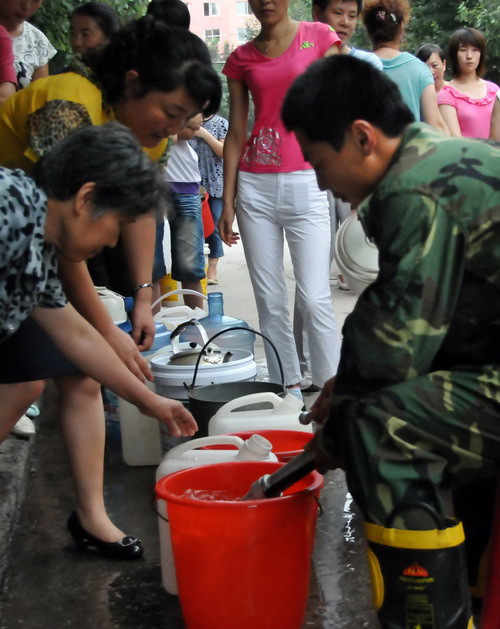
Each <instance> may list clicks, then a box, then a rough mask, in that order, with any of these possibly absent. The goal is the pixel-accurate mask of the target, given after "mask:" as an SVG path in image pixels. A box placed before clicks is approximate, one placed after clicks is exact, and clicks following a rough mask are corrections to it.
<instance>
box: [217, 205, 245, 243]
mask: <svg viewBox="0 0 500 629" xmlns="http://www.w3.org/2000/svg"><path fill="white" fill-rule="evenodd" d="M235 215H236V212H235V210H234V207H233V206H231V205H229V204H226V205H224V208H223V210H222V214H221V217H220V220H219V224H218V227H219V234H220V237H221V238H222V240H223V242H224V243H225V244H226V245H227V246H228V247H231V245H235V244H237V242H238V240H239V239H240V235H239V233H238V232H235V231H233V223H234V217H235Z"/></svg>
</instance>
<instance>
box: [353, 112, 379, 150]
mask: <svg viewBox="0 0 500 629" xmlns="http://www.w3.org/2000/svg"><path fill="white" fill-rule="evenodd" d="M351 133H352V138H353V140H354V142H355V144H356V145H357V146H358V147H359V150H360V151H361V152H362V153H363V155H364V156H365V157H368V156H369V155H371V154H372V153H373V150H374V148H375V144H376V140H377V138H376V134H375V131H374V128H373V126H372V125H371V124H370V123H369V122H367V121H366V120H355V121H354V122H353V123H352V125H351Z"/></svg>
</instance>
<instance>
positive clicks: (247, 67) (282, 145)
mask: <svg viewBox="0 0 500 629" xmlns="http://www.w3.org/2000/svg"><path fill="white" fill-rule="evenodd" d="M334 44H336V45H337V46H340V39H339V37H338V35H337V33H336V32H335V31H334V30H333V29H332V28H331V27H330V26H328V25H326V24H322V23H320V22H301V23H300V24H299V28H298V30H297V33H296V35H295V37H294V39H293V41H292V43H291V44H290V46H289V47H288V49H287V50H286V51H285V52H284V53H283V54H282V55H280V56H279V57H276V58H275V59H270V58H269V57H266V56H265V55H263V54H261V53H260V52H259V51H258V50H257V48H256V46H255V44H254V43H253V41H251V42H248V43H246V44H243V45H242V46H239V47H238V48H236V50H234V51H233V52H232V53H231V54H230V55H229V58H228V60H227V61H226V65H225V66H224V69H223V73H224V74H225V75H226V76H228V77H229V78H230V79H235V80H237V81H241V82H243V83H244V84H245V85H246V86H247V87H248V89H249V91H250V93H251V94H252V99H253V102H254V105H255V123H254V126H253V129H252V133H251V135H250V138H249V139H248V141H247V143H246V146H245V150H244V152H243V156H242V158H241V162H240V170H243V171H246V172H251V173H277V172H293V171H295V170H306V169H309V168H311V165H310V164H309V163H308V162H306V161H304V157H303V156H302V151H301V150H300V146H299V144H298V142H297V140H296V138H295V134H293V133H289V132H288V131H287V130H286V129H285V127H284V125H283V123H282V121H281V107H282V105H283V100H284V98H285V95H286V93H287V91H288V88H289V87H290V86H291V85H292V83H293V81H294V80H295V79H296V78H297V77H298V76H299V75H300V74H302V73H303V72H304V71H305V70H306V69H307V68H308V67H309V66H310V65H311V63H313V61H316V60H317V59H321V57H324V55H325V53H326V52H327V50H329V49H330V48H331V47H332V46H333V45H334Z"/></svg>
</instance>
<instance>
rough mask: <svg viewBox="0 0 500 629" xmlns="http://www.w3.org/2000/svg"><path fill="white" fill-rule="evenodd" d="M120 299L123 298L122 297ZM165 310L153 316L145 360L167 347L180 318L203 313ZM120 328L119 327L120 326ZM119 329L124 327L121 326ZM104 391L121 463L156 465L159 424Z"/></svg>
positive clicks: (159, 446)
mask: <svg viewBox="0 0 500 629" xmlns="http://www.w3.org/2000/svg"><path fill="white" fill-rule="evenodd" d="M104 290H105V294H106V295H107V296H108V298H109V299H111V296H109V293H112V291H108V290H107V289H104ZM186 292H188V293H189V292H195V291H188V290H179V291H176V293H179V294H184V293H186ZM195 294H198V293H195ZM112 295H113V296H116V297H118V298H121V296H120V295H117V294H116V293H112ZM121 299H122V300H123V298H121ZM114 306H115V307H116V304H114ZM153 306H154V304H153ZM132 307H133V303H132V304H131V306H130V308H129V307H128V306H127V298H125V308H126V309H127V310H130V309H131V308H132ZM165 310H166V308H164V309H162V311H161V312H160V313H158V314H157V315H155V317H154V319H155V338H154V341H153V345H152V347H151V349H149V350H148V351H146V352H142V355H143V356H144V357H145V358H146V359H147V361H148V363H150V362H151V358H153V356H155V355H156V354H160V353H161V352H162V351H167V350H168V347H169V346H170V334H171V330H172V329H173V328H175V327H176V325H177V324H178V323H179V322H180V320H188V319H191V318H193V317H196V316H200V315H201V316H204V315H205V312H204V311H203V310H201V309H197V310H199V312H197V313H195V312H194V311H193V310H191V308H188V307H187V306H179V307H178V308H175V309H169V310H170V311H171V310H175V312H174V316H173V317H172V318H171V319H169V318H168V317H167V316H165V313H164V311H165ZM108 311H109V309H108ZM117 312H118V311H117ZM127 323H128V325H129V328H130V330H131V329H132V326H131V325H130V323H129V322H127ZM123 325H126V324H123ZM120 327H122V325H121V326H120ZM122 329H124V328H123V327H122ZM125 331H128V330H125ZM146 386H147V387H148V388H150V389H151V390H154V385H153V384H152V383H151V382H146ZM106 394H107V395H108V396H109V401H108V404H107V411H108V413H109V412H110V411H114V416H113V417H114V419H115V420H119V428H120V433H121V448H122V456H123V460H124V461H125V463H126V464H127V465H131V466H138V465H158V463H159V462H160V461H161V459H162V455H163V449H162V436H161V435H162V431H161V428H162V426H161V425H160V424H159V422H158V421H157V420H156V419H154V418H153V417H148V416H147V415H143V414H142V413H141V412H140V411H139V409H138V408H137V407H136V406H134V405H133V404H130V402H127V400H124V399H122V398H119V397H118V396H116V395H115V394H114V393H112V392H111V391H106ZM113 404H114V405H115V408H113V407H112V405H113ZM107 423H109V422H107ZM115 423H116V421H115Z"/></svg>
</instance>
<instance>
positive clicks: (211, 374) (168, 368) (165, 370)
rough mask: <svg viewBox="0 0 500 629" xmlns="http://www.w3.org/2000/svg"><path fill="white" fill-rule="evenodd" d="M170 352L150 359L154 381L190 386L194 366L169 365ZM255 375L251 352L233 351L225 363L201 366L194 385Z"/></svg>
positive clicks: (244, 378) (255, 369) (235, 379)
mask: <svg viewBox="0 0 500 629" xmlns="http://www.w3.org/2000/svg"><path fill="white" fill-rule="evenodd" d="M183 346H185V347H186V349H187V348H189V343H185V344H184V343H181V345H180V347H181V349H182V347H183ZM172 355H173V354H172V352H166V353H162V354H159V355H158V356H153V357H152V358H151V371H152V372H153V375H154V377H155V381H156V382H158V383H159V384H162V385H167V386H179V385H182V384H183V383H184V382H185V383H187V384H191V381H192V379H193V374H194V369H195V365H182V364H181V365H179V364H175V363H170V358H171V357H172ZM256 373H257V365H256V364H255V361H254V359H253V355H252V353H251V352H248V351H246V350H242V349H238V350H233V356H232V359H231V360H230V361H229V362H227V363H218V364H214V365H212V364H201V363H200V366H199V369H198V374H197V376H196V384H197V385H204V384H212V383H214V384H216V383H219V382H237V381H239V380H246V379H248V378H252V377H254V376H255V374H256Z"/></svg>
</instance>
